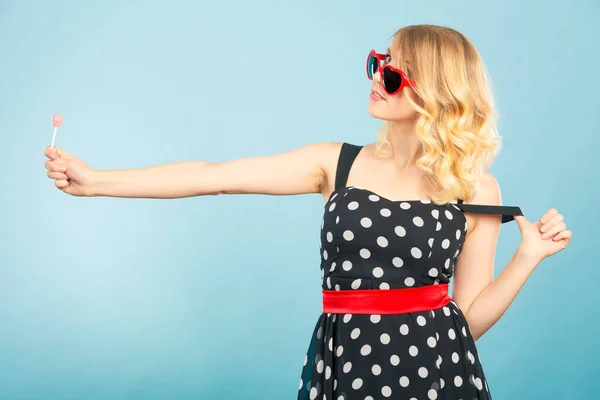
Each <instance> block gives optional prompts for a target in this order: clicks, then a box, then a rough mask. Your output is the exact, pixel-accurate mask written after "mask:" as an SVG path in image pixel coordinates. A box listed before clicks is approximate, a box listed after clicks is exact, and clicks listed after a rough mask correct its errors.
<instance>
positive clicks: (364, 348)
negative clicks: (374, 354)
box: [360, 344, 371, 356]
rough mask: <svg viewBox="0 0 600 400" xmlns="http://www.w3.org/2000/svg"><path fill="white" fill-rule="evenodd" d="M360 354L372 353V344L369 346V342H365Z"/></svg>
mask: <svg viewBox="0 0 600 400" xmlns="http://www.w3.org/2000/svg"><path fill="white" fill-rule="evenodd" d="M360 354H362V355H363V356H368V355H369V354H371V346H369V345H368V344H365V345H364V346H363V347H362V348H361V349H360Z"/></svg>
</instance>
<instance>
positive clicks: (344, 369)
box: [342, 361, 352, 374]
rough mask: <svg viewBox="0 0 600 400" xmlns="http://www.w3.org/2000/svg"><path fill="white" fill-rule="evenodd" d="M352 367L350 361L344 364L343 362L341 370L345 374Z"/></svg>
mask: <svg viewBox="0 0 600 400" xmlns="http://www.w3.org/2000/svg"><path fill="white" fill-rule="evenodd" d="M351 369H352V363H351V362H350V361H348V362H347V363H346V364H344V368H342V370H343V371H344V372H345V373H346V374H347V373H348V372H350V370H351Z"/></svg>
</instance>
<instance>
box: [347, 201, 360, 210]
mask: <svg viewBox="0 0 600 400" xmlns="http://www.w3.org/2000/svg"><path fill="white" fill-rule="evenodd" d="M357 208H358V202H357V201H351V202H350V203H348V210H353V211H354V210H356V209H357Z"/></svg>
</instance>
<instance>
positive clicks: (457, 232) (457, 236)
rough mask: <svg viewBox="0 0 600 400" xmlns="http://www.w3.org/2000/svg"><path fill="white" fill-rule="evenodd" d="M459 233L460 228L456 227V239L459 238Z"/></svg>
mask: <svg viewBox="0 0 600 400" xmlns="http://www.w3.org/2000/svg"><path fill="white" fill-rule="evenodd" d="M460 235H461V233H460V229H457V230H456V240H459V239H460Z"/></svg>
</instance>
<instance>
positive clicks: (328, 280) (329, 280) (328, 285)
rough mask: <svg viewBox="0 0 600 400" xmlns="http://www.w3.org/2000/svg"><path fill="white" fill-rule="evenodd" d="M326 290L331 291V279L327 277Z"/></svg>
mask: <svg viewBox="0 0 600 400" xmlns="http://www.w3.org/2000/svg"><path fill="white" fill-rule="evenodd" d="M327 288H328V289H331V278H330V277H327Z"/></svg>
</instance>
